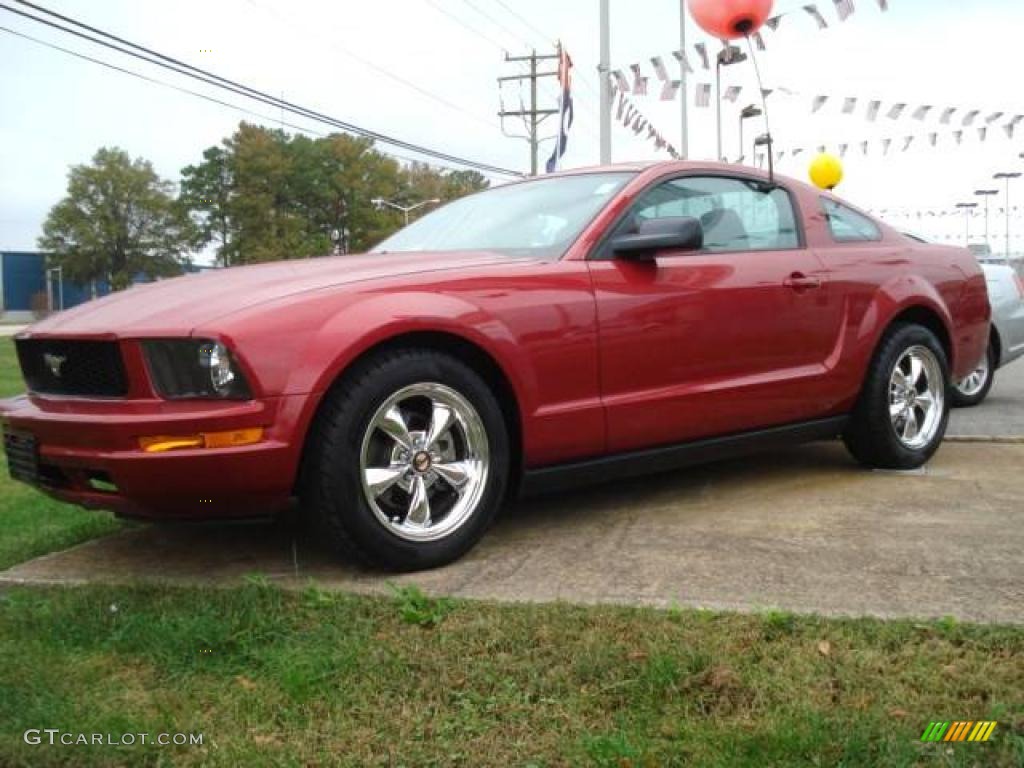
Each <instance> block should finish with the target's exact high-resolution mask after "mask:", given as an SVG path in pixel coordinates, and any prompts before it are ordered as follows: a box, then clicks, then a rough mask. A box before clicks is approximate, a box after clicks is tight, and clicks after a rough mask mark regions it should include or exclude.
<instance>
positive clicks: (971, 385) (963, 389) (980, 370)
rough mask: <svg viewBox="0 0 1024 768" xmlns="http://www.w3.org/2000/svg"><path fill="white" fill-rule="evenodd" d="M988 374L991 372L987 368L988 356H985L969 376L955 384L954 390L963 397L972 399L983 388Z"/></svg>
mask: <svg viewBox="0 0 1024 768" xmlns="http://www.w3.org/2000/svg"><path fill="white" fill-rule="evenodd" d="M990 374H991V370H990V369H989V366H988V355H985V357H983V358H982V359H981V362H980V363H978V367H977V368H975V369H974V371H973V372H972V373H971V375H970V376H968V377H967V378H966V379H964V380H963V381H961V382H960V383H959V384H957V385H956V388H957V390H959V392H960V394H961V395H963V396H964V397H974V396H975V395H977V394H978V393H979V392H981V390H983V389H984V388H985V385H986V384H987V383H988V377H989V375H990Z"/></svg>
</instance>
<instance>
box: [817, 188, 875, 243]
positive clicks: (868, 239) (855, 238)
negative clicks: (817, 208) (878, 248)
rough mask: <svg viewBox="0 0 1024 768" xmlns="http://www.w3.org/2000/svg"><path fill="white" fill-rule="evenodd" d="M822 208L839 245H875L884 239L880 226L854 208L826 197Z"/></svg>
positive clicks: (833, 237) (830, 230) (833, 236)
mask: <svg viewBox="0 0 1024 768" xmlns="http://www.w3.org/2000/svg"><path fill="white" fill-rule="evenodd" d="M821 208H822V211H824V213H825V220H826V221H827V222H828V229H829V232H831V233H832V239H833V240H835V241H836V242H837V243H873V242H878V241H879V240H881V239H882V230H880V229H879V228H878V225H877V224H875V222H873V221H872V220H871V219H869V218H868V217H867V216H864V215H863V214H860V213H857V211H855V210H853V209H852V208H849V207H847V206H845V205H843V204H842V203H837V202H836V201H835V200H829V199H828V198H824V197H823V198H821Z"/></svg>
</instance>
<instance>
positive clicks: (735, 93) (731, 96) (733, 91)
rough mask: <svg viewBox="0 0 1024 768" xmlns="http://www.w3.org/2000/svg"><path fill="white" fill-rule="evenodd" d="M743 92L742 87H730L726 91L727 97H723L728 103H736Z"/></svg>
mask: <svg viewBox="0 0 1024 768" xmlns="http://www.w3.org/2000/svg"><path fill="white" fill-rule="evenodd" d="M742 90H743V86H741V85H730V86H729V87H728V88H726V89H725V95H724V96H723V97H722V98H723V99H725V100H726V101H736V99H738V98H739V95H740V92H741V91H742Z"/></svg>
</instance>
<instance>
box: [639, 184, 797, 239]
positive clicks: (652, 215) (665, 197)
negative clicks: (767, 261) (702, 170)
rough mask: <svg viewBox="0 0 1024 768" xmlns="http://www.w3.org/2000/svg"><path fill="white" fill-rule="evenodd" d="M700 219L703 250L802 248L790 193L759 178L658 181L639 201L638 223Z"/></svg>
mask: <svg viewBox="0 0 1024 768" xmlns="http://www.w3.org/2000/svg"><path fill="white" fill-rule="evenodd" d="M676 216H689V217H692V218H695V219H699V220H700V223H701V225H702V226H703V228H704V250H705V251H709V252H712V253H714V252H721V251H767V250H786V249H792V248H799V247H800V238H799V236H798V234H797V228H796V214H795V212H794V211H793V203H792V201H791V200H790V197H789V194H788V193H787V192H786V191H785V190H783V189H781V188H778V187H775V188H773V189H771V190H769V189H768V188H767V185H765V184H762V183H761V182H757V181H754V180H744V179H730V178H724V177H718V176H690V177H687V178H682V179H674V180H673V181H666V182H665V183H663V184H659V185H658V186H657V187H654V188H653V189H651V190H648V191H647V192H646V193H645V194H644V195H643V196H642V197H641V198H640V199H639V200H638V201H637V203H636V207H635V208H634V214H633V217H634V222H635V223H637V224H639V222H641V221H645V220H649V219H661V218H667V217H676Z"/></svg>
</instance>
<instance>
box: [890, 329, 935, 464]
mask: <svg viewBox="0 0 1024 768" xmlns="http://www.w3.org/2000/svg"><path fill="white" fill-rule="evenodd" d="M945 400H946V387H945V381H944V378H943V374H942V366H941V365H940V364H939V361H938V359H937V358H936V357H935V353H933V352H932V351H931V350H930V349H928V348H927V347H923V346H913V347H910V348H909V349H907V350H906V351H905V352H904V353H903V354H902V355H901V356H900V358H899V361H898V362H897V363H896V366H895V367H894V368H893V371H892V375H891V376H890V378H889V418H890V420H891V422H892V427H893V429H894V430H895V431H896V437H897V438H898V439H899V441H900V442H901V443H902V444H903V445H904V446H905V447H907V448H910V449H912V450H920V449H921V448H924V447H925V446H927V445H930V444H931V442H932V440H934V439H935V435H936V434H937V433H938V431H939V428H940V426H941V425H942V418H943V413H944V409H945Z"/></svg>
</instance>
